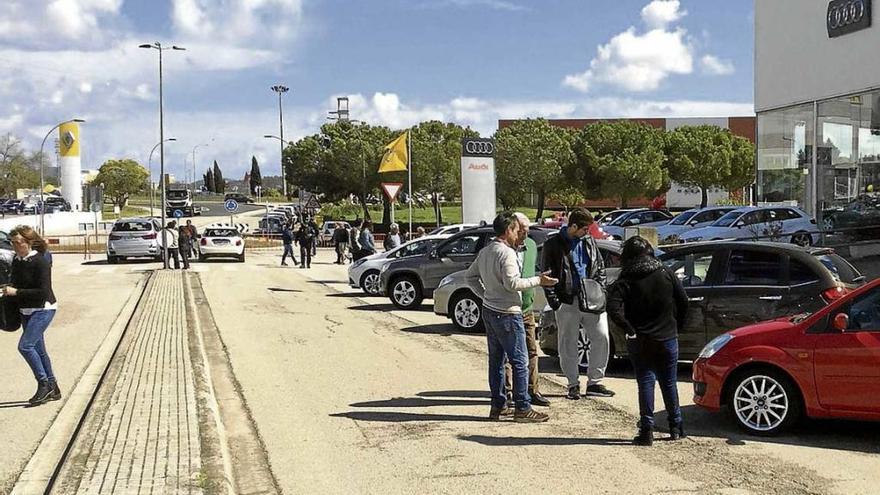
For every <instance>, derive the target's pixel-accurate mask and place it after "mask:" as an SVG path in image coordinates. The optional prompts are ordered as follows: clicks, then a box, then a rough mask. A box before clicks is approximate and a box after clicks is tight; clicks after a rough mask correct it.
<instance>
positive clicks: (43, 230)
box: [40, 119, 85, 236]
mask: <svg viewBox="0 0 880 495" xmlns="http://www.w3.org/2000/svg"><path fill="white" fill-rule="evenodd" d="M70 122H76V123H78V124H81V123H83V122H85V120H83V119H70V120H65V121H64V122H60V123H58V124H57V125H56V126H55V127H53V128H51V129H49V132H47V133H46V137H44V138H43V142H42V143H40V235H41V236H42V235H45V234H46V202H45V201H44V200H43V189H45V188H46V184H45V182H44V180H43V146H45V145H46V140H47V139H49V135H51V134H52V133H53V132H54V131H55V129H58V128H59V127H61V126H63V125H64V124H68V123H70Z"/></svg>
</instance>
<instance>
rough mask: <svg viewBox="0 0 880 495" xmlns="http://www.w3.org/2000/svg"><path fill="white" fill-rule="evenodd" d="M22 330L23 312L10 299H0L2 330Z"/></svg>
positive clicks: (0, 326)
mask: <svg viewBox="0 0 880 495" xmlns="http://www.w3.org/2000/svg"><path fill="white" fill-rule="evenodd" d="M19 328H21V311H19V309H18V304H16V303H15V301H13V300H12V299H10V298H8V297H0V330H3V331H4V332H15V331H17V330H18V329H19Z"/></svg>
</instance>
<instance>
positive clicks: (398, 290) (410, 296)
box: [391, 275, 423, 309]
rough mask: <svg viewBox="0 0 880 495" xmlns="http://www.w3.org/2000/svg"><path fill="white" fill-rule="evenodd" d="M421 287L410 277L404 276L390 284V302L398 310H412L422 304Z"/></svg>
mask: <svg viewBox="0 0 880 495" xmlns="http://www.w3.org/2000/svg"><path fill="white" fill-rule="evenodd" d="M422 299H423V296H422V287H421V285H420V284H419V281H418V280H416V278H415V277H413V276H412V275H405V276H403V277H400V278H398V279H396V280H395V281H394V282H392V283H391V302H392V303H393V304H394V306H395V307H397V308H398V309H413V308H416V307H418V306H419V305H420V304H422Z"/></svg>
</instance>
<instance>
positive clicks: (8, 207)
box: [3, 199, 24, 214]
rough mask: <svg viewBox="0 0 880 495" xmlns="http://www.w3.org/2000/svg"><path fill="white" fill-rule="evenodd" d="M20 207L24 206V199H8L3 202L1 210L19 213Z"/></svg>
mask: <svg viewBox="0 0 880 495" xmlns="http://www.w3.org/2000/svg"><path fill="white" fill-rule="evenodd" d="M22 208H24V201H22V200H20V199H10V200H8V201H6V202H5V203H3V212H4V213H16V214H18V213H21V210H22Z"/></svg>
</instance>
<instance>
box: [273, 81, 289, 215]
mask: <svg viewBox="0 0 880 495" xmlns="http://www.w3.org/2000/svg"><path fill="white" fill-rule="evenodd" d="M289 90H290V88H288V87H287V86H282V85H280V84H278V85H276V86H272V91H274V92H276V93H278V125H279V128H280V130H281V137H279V138H278V139H280V140H281V159H280V161H281V189H282V191H283V194H284V198H285V199H287V181H286V180H285V179H284V111H283V109H282V106H281V95H283V94H284V93H287V92H288V91H289Z"/></svg>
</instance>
